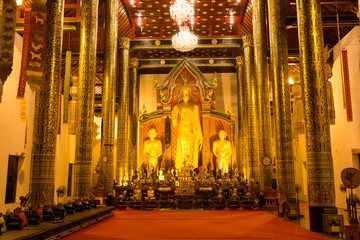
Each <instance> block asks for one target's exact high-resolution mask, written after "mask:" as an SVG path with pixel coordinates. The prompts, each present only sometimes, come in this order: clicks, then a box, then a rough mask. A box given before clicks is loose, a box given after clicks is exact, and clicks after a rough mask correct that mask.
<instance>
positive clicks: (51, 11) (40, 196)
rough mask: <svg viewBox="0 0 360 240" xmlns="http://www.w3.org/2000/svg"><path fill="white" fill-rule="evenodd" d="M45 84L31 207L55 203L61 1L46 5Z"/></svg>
mask: <svg viewBox="0 0 360 240" xmlns="http://www.w3.org/2000/svg"><path fill="white" fill-rule="evenodd" d="M47 9H48V10H47V16H48V17H49V19H52V21H48V22H47V31H46V42H47V44H46V51H45V62H46V65H45V66H46V67H45V72H44V78H43V79H44V80H43V81H42V82H41V85H40V86H39V90H37V91H36V99H35V116H34V132H33V149H32V154H31V180H30V191H31V194H32V196H31V198H32V201H31V204H32V206H33V207H38V206H39V205H45V204H49V203H53V202H54V183H55V154H56V134H57V127H58V111H59V87H60V79H61V64H60V63H61V51H62V36H63V21H64V1H63V0H54V1H49V2H48V8H47Z"/></svg>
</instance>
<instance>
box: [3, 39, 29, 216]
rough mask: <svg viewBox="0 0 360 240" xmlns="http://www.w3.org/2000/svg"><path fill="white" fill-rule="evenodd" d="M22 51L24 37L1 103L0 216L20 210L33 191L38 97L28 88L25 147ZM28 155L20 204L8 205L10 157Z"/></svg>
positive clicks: (24, 161)
mask: <svg viewBox="0 0 360 240" xmlns="http://www.w3.org/2000/svg"><path fill="white" fill-rule="evenodd" d="M21 51H22V37H21V36H20V35H18V34H15V49H14V66H13V70H12V72H11V74H10V76H9V77H8V79H7V81H6V82H5V84H4V91H3V96H2V102H1V103H0V129H1V130H0V166H1V167H0V212H4V211H6V209H8V208H10V209H11V210H12V209H14V208H15V207H18V206H19V202H20V200H19V197H20V196H22V195H26V194H27V193H28V190H29V179H30V171H29V169H30V162H31V145H32V144H31V143H32V131H33V128H32V126H33V116H34V99H35V96H34V93H33V92H31V90H30V88H29V86H26V120H27V144H26V147H25V146H24V143H25V129H26V123H21V122H20V100H18V99H16V95H17V89H18V83H19V75H20V62H21ZM21 152H23V153H25V158H23V159H21V160H20V161H19V171H18V172H19V174H18V184H17V188H16V198H15V200H16V203H15V204H5V193H6V180H7V170H8V159H9V155H17V153H21Z"/></svg>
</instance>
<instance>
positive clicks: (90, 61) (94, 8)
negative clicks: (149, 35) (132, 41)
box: [74, 0, 98, 198]
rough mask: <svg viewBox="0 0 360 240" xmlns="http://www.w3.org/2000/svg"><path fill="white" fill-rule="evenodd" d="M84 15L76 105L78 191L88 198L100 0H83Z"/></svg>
mask: <svg viewBox="0 0 360 240" xmlns="http://www.w3.org/2000/svg"><path fill="white" fill-rule="evenodd" d="M80 15H81V25H80V56H79V59H80V61H79V85H78V91H79V94H78V96H79V99H78V104H77V109H76V115H77V117H76V121H77V124H76V131H75V132H76V149H75V178H74V183H75V185H74V193H75V197H77V198H87V197H88V196H89V193H90V191H91V186H92V184H91V164H92V148H93V128H94V98H95V96H94V94H95V93H94V88H95V77H96V76H95V73H96V40H97V22H98V1H96V0H83V1H82V8H81V13H80Z"/></svg>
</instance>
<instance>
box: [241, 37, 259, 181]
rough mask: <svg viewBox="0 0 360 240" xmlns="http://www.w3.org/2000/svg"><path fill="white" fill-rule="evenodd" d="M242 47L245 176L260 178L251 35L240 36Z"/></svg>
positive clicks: (257, 179)
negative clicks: (245, 127) (245, 145)
mask: <svg viewBox="0 0 360 240" xmlns="http://www.w3.org/2000/svg"><path fill="white" fill-rule="evenodd" d="M242 40H243V47H244V62H245V64H244V75H245V84H244V85H245V105H246V111H247V123H248V138H247V143H248V148H247V150H248V161H249V162H248V170H247V174H246V176H247V178H248V179H250V178H253V179H254V180H255V181H256V182H257V181H259V180H260V172H259V150H258V149H259V148H258V120H257V109H256V107H257V106H256V101H257V98H256V82H255V76H254V45H253V38H252V36H251V35H246V36H244V37H243V38H242Z"/></svg>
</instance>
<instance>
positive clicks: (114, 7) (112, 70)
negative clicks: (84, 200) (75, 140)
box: [97, 0, 118, 192]
mask: <svg viewBox="0 0 360 240" xmlns="http://www.w3.org/2000/svg"><path fill="white" fill-rule="evenodd" d="M104 35H105V41H104V80H103V87H102V109H101V116H102V136H101V159H100V160H99V165H100V173H99V178H98V183H97V185H98V187H99V188H101V187H103V189H104V190H105V191H107V192H111V191H112V188H113V179H114V140H115V98H116V96H115V89H116V67H117V66H116V60H117V35H118V1H117V0H109V1H105V34H104Z"/></svg>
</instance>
